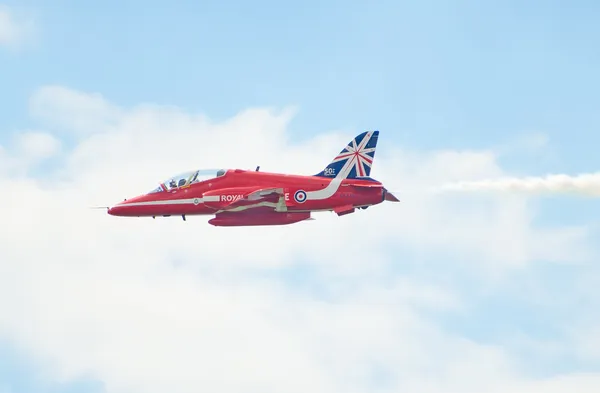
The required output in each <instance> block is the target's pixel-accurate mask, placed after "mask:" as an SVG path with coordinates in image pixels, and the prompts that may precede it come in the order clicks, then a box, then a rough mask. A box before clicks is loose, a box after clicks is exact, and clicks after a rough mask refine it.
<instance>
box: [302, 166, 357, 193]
mask: <svg viewBox="0 0 600 393" xmlns="http://www.w3.org/2000/svg"><path fill="white" fill-rule="evenodd" d="M351 163H352V160H348V162H346V164H345V165H344V166H343V167H342V170H341V171H339V172H338V174H337V175H336V177H334V178H333V179H332V180H331V181H330V182H329V184H328V185H327V187H325V188H322V189H320V190H315V191H306V200H312V201H317V200H322V199H327V198H331V197H332V196H333V194H335V193H336V192H337V190H338V189H339V188H340V185H341V184H342V182H343V181H344V179H346V178H347V177H348V174H349V173H350V170H351V165H350V164H351Z"/></svg>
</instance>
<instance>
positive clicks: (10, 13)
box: [0, 4, 34, 47]
mask: <svg viewBox="0 0 600 393" xmlns="http://www.w3.org/2000/svg"><path fill="white" fill-rule="evenodd" d="M33 31H34V22H33V20H32V19H29V18H24V17H21V16H19V15H17V14H16V13H15V11H14V10H13V9H11V8H9V7H7V6H5V5H2V4H0V46H7V47H18V46H20V45H22V44H23V43H24V42H26V41H27V40H28V39H29V38H30V37H31V34H32V33H33Z"/></svg>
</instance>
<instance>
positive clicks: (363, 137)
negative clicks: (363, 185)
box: [315, 131, 379, 179]
mask: <svg viewBox="0 0 600 393" xmlns="http://www.w3.org/2000/svg"><path fill="white" fill-rule="evenodd" d="M378 137H379V131H365V132H363V133H362V134H360V135H357V136H356V137H355V138H354V139H353V140H351V141H350V142H349V143H348V145H347V146H346V147H345V148H344V149H343V150H342V151H341V152H340V154H338V155H337V157H335V158H334V159H333V161H331V163H329V165H327V166H326V167H325V169H323V170H322V171H321V172H319V173H317V174H316V175H315V176H319V177H330V178H334V177H338V178H340V177H341V178H342V179H345V178H348V179H354V178H369V176H370V175H371V166H372V165H373V159H374V158H375V149H376V147H377V138H378Z"/></svg>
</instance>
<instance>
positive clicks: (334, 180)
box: [108, 131, 399, 226]
mask: <svg viewBox="0 0 600 393" xmlns="http://www.w3.org/2000/svg"><path fill="white" fill-rule="evenodd" d="M378 136H379V131H367V132H363V133H362V134H360V135H358V136H357V137H356V138H354V139H353V140H352V141H351V142H350V143H348V145H347V146H346V147H345V148H344V149H343V150H342V151H341V152H340V154H338V155H337V157H335V158H334V159H333V161H331V163H330V164H329V165H327V167H325V169H323V171H321V172H320V173H318V174H316V175H313V176H302V175H288V174H280V173H267V172H260V171H259V168H258V167H257V168H256V170H255V171H247V170H242V169H229V170H224V169H221V170H218V171H210V172H206V171H202V170H195V171H191V172H187V173H184V174H182V175H179V176H175V177H172V178H169V179H168V180H167V181H165V182H163V183H161V184H160V186H159V187H158V188H156V189H154V190H152V191H150V192H149V193H147V194H145V195H140V196H137V197H134V198H131V199H126V200H125V201H123V202H121V203H119V204H117V205H115V206H113V207H112V208H109V209H108V214H111V215H113V216H126V217H152V218H155V217H156V216H163V217H169V216H172V215H178V216H181V217H182V218H183V219H184V220H185V218H186V216H191V215H215V217H214V218H212V219H211V220H209V221H208V222H209V223H210V224H212V225H214V226H250V225H286V224H293V223H297V222H300V221H304V220H311V219H312V218H311V212H316V211H333V212H335V213H336V214H337V215H339V216H342V215H345V214H348V213H353V212H354V211H355V209H357V208H358V209H366V208H368V207H369V206H372V205H377V204H379V203H382V202H383V201H392V202H399V200H398V199H397V198H396V197H395V196H394V195H393V194H392V193H390V192H389V191H388V190H387V189H386V188H385V187H383V185H382V184H381V183H380V182H379V181H377V180H375V179H372V178H371V177H370V173H371V166H372V164H373V159H374V157H375V148H376V147H377V138H378Z"/></svg>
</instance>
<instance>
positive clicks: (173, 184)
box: [169, 179, 177, 188]
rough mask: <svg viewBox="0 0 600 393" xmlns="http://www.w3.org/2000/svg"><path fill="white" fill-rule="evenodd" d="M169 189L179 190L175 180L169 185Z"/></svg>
mask: <svg viewBox="0 0 600 393" xmlns="http://www.w3.org/2000/svg"><path fill="white" fill-rule="evenodd" d="M169 187H170V188H177V183H175V179H171V182H170V183H169Z"/></svg>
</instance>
